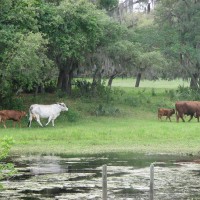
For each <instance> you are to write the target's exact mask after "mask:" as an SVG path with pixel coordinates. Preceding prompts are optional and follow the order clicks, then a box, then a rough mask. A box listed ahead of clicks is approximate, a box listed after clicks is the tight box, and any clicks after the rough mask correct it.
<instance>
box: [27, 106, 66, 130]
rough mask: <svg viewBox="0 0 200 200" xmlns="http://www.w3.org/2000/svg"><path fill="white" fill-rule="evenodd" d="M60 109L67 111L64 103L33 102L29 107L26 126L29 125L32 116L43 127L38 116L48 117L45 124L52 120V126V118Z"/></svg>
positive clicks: (54, 117) (58, 113)
mask: <svg viewBox="0 0 200 200" xmlns="http://www.w3.org/2000/svg"><path fill="white" fill-rule="evenodd" d="M61 111H68V108H67V106H66V105H65V104H64V103H56V104H51V105H41V104H33V105H31V106H30V108H29V115H30V116H29V123H28V127H31V122H32V120H33V118H35V119H36V121H37V122H38V123H39V124H40V126H42V127H43V125H42V123H41V122H40V118H48V122H47V123H46V125H45V126H47V125H48V124H49V123H50V121H52V126H54V120H55V119H56V118H57V117H58V116H59V115H60V112H61Z"/></svg>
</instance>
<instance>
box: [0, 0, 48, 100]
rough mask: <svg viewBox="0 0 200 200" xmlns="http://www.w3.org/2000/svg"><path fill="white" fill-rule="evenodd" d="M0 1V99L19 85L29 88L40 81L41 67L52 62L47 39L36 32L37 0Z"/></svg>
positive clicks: (42, 80) (41, 80) (42, 74)
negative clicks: (47, 54)
mask: <svg viewBox="0 0 200 200" xmlns="http://www.w3.org/2000/svg"><path fill="white" fill-rule="evenodd" d="M3 2H4V1H3ZM3 2H2V5H3V6H4V8H5V9H3V11H2V13H1V15H0V36H1V37H0V46H1V48H0V80H1V85H0V100H2V99H4V98H6V97H9V96H10V95H12V94H13V93H14V92H16V91H17V90H18V89H20V88H29V89H30V88H33V86H34V85H35V84H43V83H44V74H45V70H47V69H49V68H51V66H52V62H51V60H50V59H48V57H47V56H46V46H47V44H48V40H46V39H44V37H43V35H42V34H41V33H39V32H38V24H37V22H38V21H37V9H36V5H37V1H34V0H33V1H29V2H27V1H24V0H21V1H17V2H16V1H12V0H10V1H9V3H8V4H3ZM42 70H43V71H42ZM47 71H48V70H47Z"/></svg>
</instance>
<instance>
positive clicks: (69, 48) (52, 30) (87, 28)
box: [40, 0, 116, 94]
mask: <svg viewBox="0 0 200 200" xmlns="http://www.w3.org/2000/svg"><path fill="white" fill-rule="evenodd" d="M40 23H41V29H40V30H41V31H42V32H43V33H45V34H46V37H47V38H48V40H49V48H48V50H49V55H51V58H52V59H53V60H54V62H55V63H56V65H57V67H58V69H59V76H58V83H57V86H58V88H60V89H62V90H63V91H65V92H67V93H68V94H70V93H71V82H72V79H73V73H74V71H75V70H77V69H78V68H81V67H84V66H85V65H86V58H90V61H91V59H92V62H90V63H92V64H91V65H90V67H94V65H96V66H97V67H98V66H99V62H98V61H97V60H98V59H97V60H96V59H95V55H97V52H98V51H99V49H100V47H102V46H105V44H106V42H108V41H112V40H113V38H112V36H114V35H115V34H116V33H115V30H114V31H113V30H112V27H113V26H112V24H113V23H114V22H111V20H110V18H109V17H108V16H107V15H106V14H105V13H104V12H103V11H100V10H97V9H96V7H95V5H93V4H92V3H89V2H88V1H84V0H77V1H70V0H65V1H62V2H61V3H60V4H59V5H58V6H56V7H55V6H54V5H53V6H52V5H51V4H49V5H48V6H47V5H46V6H45V7H44V8H43V12H42V13H41V15H40ZM115 24H116V23H115ZM109 25H110V27H109ZM112 31H113V32H112ZM90 69H91V68H90Z"/></svg>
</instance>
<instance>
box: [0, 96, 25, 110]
mask: <svg viewBox="0 0 200 200" xmlns="http://www.w3.org/2000/svg"><path fill="white" fill-rule="evenodd" d="M0 108H1V109H11V110H24V109H25V108H24V101H23V99H22V98H20V97H13V96H10V97H5V98H4V99H3V100H2V102H1V106H0Z"/></svg>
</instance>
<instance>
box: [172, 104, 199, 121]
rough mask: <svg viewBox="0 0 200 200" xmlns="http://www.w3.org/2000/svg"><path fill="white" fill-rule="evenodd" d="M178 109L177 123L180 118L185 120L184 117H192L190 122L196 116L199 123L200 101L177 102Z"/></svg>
mask: <svg viewBox="0 0 200 200" xmlns="http://www.w3.org/2000/svg"><path fill="white" fill-rule="evenodd" d="M175 107H176V121H177V122H179V118H181V119H182V121H183V122H185V120H184V118H183V117H184V115H190V119H189V120H188V121H189V122H190V121H191V120H192V118H193V116H195V117H196V118H197V120H198V122H199V113H200V101H177V102H176V103H175Z"/></svg>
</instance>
